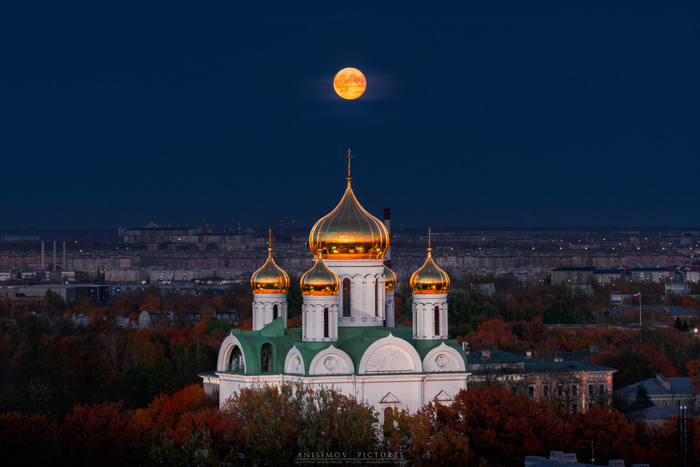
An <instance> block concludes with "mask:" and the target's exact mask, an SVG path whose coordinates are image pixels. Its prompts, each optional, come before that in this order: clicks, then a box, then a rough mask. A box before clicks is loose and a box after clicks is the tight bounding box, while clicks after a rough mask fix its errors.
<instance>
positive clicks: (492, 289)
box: [471, 282, 496, 297]
mask: <svg viewBox="0 0 700 467" xmlns="http://www.w3.org/2000/svg"><path fill="white" fill-rule="evenodd" d="M471 289H472V292H476V293H478V294H480V295H485V296H486V297H490V296H491V295H493V294H495V293H496V285H495V284H494V283H493V282H489V283H487V284H471Z"/></svg>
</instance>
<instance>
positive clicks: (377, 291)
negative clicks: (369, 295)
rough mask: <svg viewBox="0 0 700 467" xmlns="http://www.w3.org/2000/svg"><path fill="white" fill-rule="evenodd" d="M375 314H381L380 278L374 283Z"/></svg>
mask: <svg viewBox="0 0 700 467" xmlns="http://www.w3.org/2000/svg"><path fill="white" fill-rule="evenodd" d="M374 316H379V278H378V277H377V281H376V282H375V283H374Z"/></svg>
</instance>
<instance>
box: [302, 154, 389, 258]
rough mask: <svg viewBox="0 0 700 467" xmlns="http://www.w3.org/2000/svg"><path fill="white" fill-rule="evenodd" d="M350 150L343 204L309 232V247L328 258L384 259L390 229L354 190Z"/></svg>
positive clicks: (339, 204) (320, 220)
mask: <svg viewBox="0 0 700 467" xmlns="http://www.w3.org/2000/svg"><path fill="white" fill-rule="evenodd" d="M350 157H352V156H351V155H350V150H348V177H347V179H346V180H347V182H348V187H347V189H346V190H345V194H344V195H343V198H342V199H341V200H340V203H338V205H337V206H336V207H335V209H333V211H331V212H330V213H329V214H328V215H326V216H325V217H322V218H321V219H319V220H318V222H316V224H315V225H314V226H313V228H312V229H311V233H310V234H309V248H311V251H312V252H314V255H315V254H316V251H318V250H319V249H320V250H321V251H322V252H323V254H324V255H325V257H326V258H327V259H377V258H378V259H381V258H384V254H386V251H387V249H388V248H389V231H388V230H387V228H386V226H385V225H384V223H382V222H381V221H380V220H379V219H377V218H376V217H374V216H373V215H371V214H370V213H368V212H367V211H366V210H365V209H364V208H363V207H362V206H361V205H360V203H359V202H358V201H357V198H355V194H354V193H353V191H352V187H351V182H352V178H351V177H350Z"/></svg>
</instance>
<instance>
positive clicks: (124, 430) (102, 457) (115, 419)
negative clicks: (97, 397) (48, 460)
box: [61, 402, 143, 465]
mask: <svg viewBox="0 0 700 467" xmlns="http://www.w3.org/2000/svg"><path fill="white" fill-rule="evenodd" d="M122 409H123V404H122V403H121V402H119V403H113V402H104V403H102V404H95V405H76V406H75V407H74V408H73V412H72V413H70V414H68V415H67V416H66V418H65V420H64V422H63V425H62V427H61V436H62V437H63V446H64V450H63V452H62V454H61V458H62V460H64V461H65V462H66V463H69V464H73V465H129V464H135V463H138V462H139V460H140V458H141V455H142V453H141V446H142V444H143V435H142V431H141V429H140V428H139V427H138V426H137V425H136V424H135V423H134V422H133V421H132V419H131V417H130V416H129V415H127V414H125V413H124V412H123V410H122Z"/></svg>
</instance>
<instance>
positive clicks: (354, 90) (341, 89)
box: [333, 68, 367, 100]
mask: <svg viewBox="0 0 700 467" xmlns="http://www.w3.org/2000/svg"><path fill="white" fill-rule="evenodd" d="M333 89H335V92H336V93H338V95H339V96H340V97H342V98H343V99H348V100H351V99H357V98H358V97H360V96H361V95H362V94H363V93H364V92H365V89H367V80H366V79H365V75H363V74H362V72H361V71H360V70H358V69H357V68H343V69H342V70H340V71H339V72H338V74H337V75H335V79H334V80H333Z"/></svg>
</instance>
